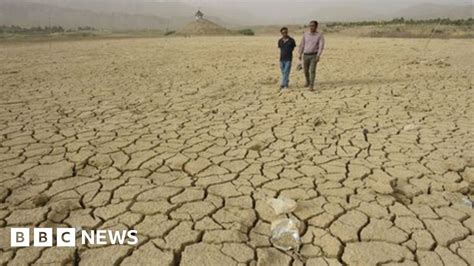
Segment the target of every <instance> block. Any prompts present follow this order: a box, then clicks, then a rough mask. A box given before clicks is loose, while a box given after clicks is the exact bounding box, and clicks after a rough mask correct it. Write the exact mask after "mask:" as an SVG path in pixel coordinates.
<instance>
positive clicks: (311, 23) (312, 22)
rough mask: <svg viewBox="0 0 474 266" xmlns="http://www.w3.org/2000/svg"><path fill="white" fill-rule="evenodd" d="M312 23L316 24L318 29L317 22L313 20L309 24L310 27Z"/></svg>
mask: <svg viewBox="0 0 474 266" xmlns="http://www.w3.org/2000/svg"><path fill="white" fill-rule="evenodd" d="M312 23H314V24H316V27H317V26H318V25H319V23H318V21H317V20H311V22H309V25H311V24H312Z"/></svg>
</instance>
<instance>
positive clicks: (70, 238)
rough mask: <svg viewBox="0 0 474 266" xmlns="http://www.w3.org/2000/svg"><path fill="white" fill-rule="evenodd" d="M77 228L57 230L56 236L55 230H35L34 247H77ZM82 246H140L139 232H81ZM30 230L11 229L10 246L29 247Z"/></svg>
mask: <svg viewBox="0 0 474 266" xmlns="http://www.w3.org/2000/svg"><path fill="white" fill-rule="evenodd" d="M77 232H78V231H77V230H76V228H56V236H54V234H53V228H33V246H34V247H52V246H53V242H54V240H56V242H55V245H56V246H58V247H75V246H76V234H77ZM79 232H80V233H81V244H82V245H86V244H91V245H107V244H111V245H136V244H138V233H137V230H122V231H112V230H80V231H79ZM30 243H31V242H30V228H11V231H10V246H11V247H29V246H30Z"/></svg>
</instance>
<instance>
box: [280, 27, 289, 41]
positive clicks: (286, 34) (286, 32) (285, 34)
mask: <svg viewBox="0 0 474 266" xmlns="http://www.w3.org/2000/svg"><path fill="white" fill-rule="evenodd" d="M280 33H281V36H283V37H285V38H286V37H288V28H287V27H283V28H281V29H280Z"/></svg>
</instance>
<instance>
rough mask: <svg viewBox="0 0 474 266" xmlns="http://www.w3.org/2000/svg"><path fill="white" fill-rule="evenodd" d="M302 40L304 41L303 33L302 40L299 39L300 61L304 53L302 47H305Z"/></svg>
mask: <svg viewBox="0 0 474 266" xmlns="http://www.w3.org/2000/svg"><path fill="white" fill-rule="evenodd" d="M304 39H305V38H304V33H303V38H301V43H300V50H299V54H300V59H301V57H302V56H303V52H304V45H305V41H304Z"/></svg>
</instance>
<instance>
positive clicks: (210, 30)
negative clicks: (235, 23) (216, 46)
mask: <svg viewBox="0 0 474 266" xmlns="http://www.w3.org/2000/svg"><path fill="white" fill-rule="evenodd" d="M177 34H179V35H186V36H199V35H206V36H212V35H229V34H232V32H231V31H230V30H228V29H226V28H224V27H222V26H220V25H218V24H216V23H214V22H212V21H210V20H207V19H200V20H197V21H193V22H191V23H189V24H188V25H186V26H185V27H184V28H182V29H181V30H179V31H178V32H177Z"/></svg>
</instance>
